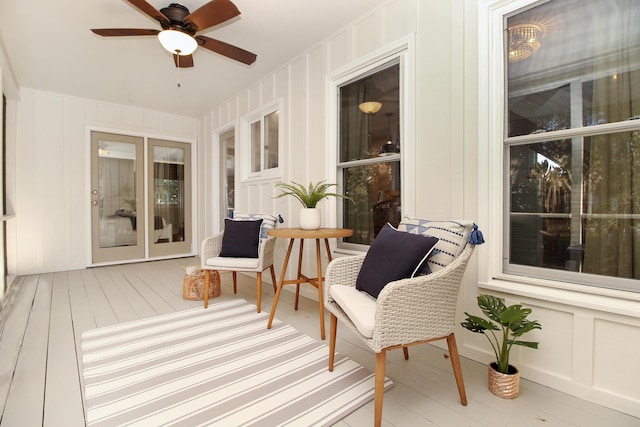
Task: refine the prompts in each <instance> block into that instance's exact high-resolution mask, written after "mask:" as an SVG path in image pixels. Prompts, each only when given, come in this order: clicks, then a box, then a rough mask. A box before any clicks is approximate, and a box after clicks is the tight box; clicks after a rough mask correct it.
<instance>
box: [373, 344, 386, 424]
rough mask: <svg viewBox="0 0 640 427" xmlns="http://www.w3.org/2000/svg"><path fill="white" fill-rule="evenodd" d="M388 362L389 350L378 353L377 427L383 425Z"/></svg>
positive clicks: (376, 384)
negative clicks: (383, 401)
mask: <svg viewBox="0 0 640 427" xmlns="http://www.w3.org/2000/svg"><path fill="white" fill-rule="evenodd" d="M386 362H387V350H386V349H384V348H383V349H382V350H381V351H380V353H376V379H375V410H374V423H373V425H374V426H375V427H380V426H381V425H382V399H383V398H384V371H385V368H386V366H385V364H386Z"/></svg>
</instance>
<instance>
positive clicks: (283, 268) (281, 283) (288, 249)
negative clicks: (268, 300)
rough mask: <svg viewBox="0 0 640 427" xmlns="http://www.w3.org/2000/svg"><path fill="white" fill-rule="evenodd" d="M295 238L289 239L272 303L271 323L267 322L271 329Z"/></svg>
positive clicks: (268, 327)
mask: <svg viewBox="0 0 640 427" xmlns="http://www.w3.org/2000/svg"><path fill="white" fill-rule="evenodd" d="M293 240H294V239H291V240H290V241H289V247H288V248H287V255H286V256H285V257H284V264H283V265H282V271H281V272H280V280H279V281H278V289H277V290H276V295H275V296H274V297H273V304H272V305H271V314H270V315H269V323H267V329H271V324H272V323H273V317H274V316H275V314H276V306H277V305H278V299H279V298H280V292H282V287H283V286H284V285H283V283H284V276H285V274H286V272H287V265H288V264H289V255H291V248H293Z"/></svg>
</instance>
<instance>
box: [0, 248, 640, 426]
mask: <svg viewBox="0 0 640 427" xmlns="http://www.w3.org/2000/svg"><path fill="white" fill-rule="evenodd" d="M193 264H199V260H198V259H196V258H182V259H174V260H163V261H153V262H145V263H139V264H125V265H116V266H107V267H96V268H91V269H87V270H76V271H66V272H59V273H49V274H40V275H31V276H25V277H20V278H18V279H17V280H18V282H17V283H16V286H17V290H16V291H15V292H12V293H11V294H10V295H9V296H8V297H9V299H8V301H7V303H6V305H5V309H4V310H3V312H2V317H1V318H0V334H1V335H0V424H2V426H3V427H13V426H20V427H31V426H47V427H50V426H51V427H57V426H64V427H71V426H83V425H84V424H85V422H84V408H83V399H82V385H81V381H82V379H81V376H80V369H81V368H80V363H79V359H80V336H81V334H82V332H83V331H85V330H89V329H94V328H99V327H102V326H108V325H112V324H116V323H121V322H127V321H131V320H137V319H142V318H146V317H151V316H156V315H161V314H166V313H172V312H175V311H179V310H186V309H189V308H194V307H201V306H202V302H201V301H186V300H184V299H183V298H182V278H183V274H184V271H183V269H182V267H184V266H188V265H193ZM267 276H268V275H267ZM221 279H222V295H221V296H220V297H218V298H216V299H214V300H212V301H210V303H212V304H215V303H216V302H218V301H223V300H228V299H233V298H244V299H246V300H247V301H249V302H252V303H255V299H256V298H255V279H254V278H253V277H249V276H243V275H238V282H239V283H238V294H237V295H234V294H233V289H232V284H231V275H229V274H222V275H221ZM273 296H274V295H273V289H272V287H271V286H270V285H269V284H266V285H265V286H263V295H262V304H263V311H267V312H268V311H269V310H270V308H271V303H272V302H273ZM276 317H277V318H278V319H280V320H282V321H284V322H286V323H289V324H290V325H292V326H293V327H295V328H296V329H298V330H300V331H302V332H304V333H306V334H307V335H309V336H311V337H312V338H314V339H316V340H319V339H320V331H319V321H318V303H317V302H316V301H312V300H310V299H307V298H304V297H303V298H301V301H300V306H299V310H298V311H295V310H294V309H293V294H292V293H291V292H283V294H282V296H281V300H280V302H279V303H278V309H277V312H276ZM325 322H326V323H325V324H326V325H327V326H328V324H329V322H328V319H325ZM265 327H266V324H265ZM337 351H338V352H340V353H342V354H344V355H346V356H348V357H349V358H351V359H352V360H354V361H356V362H358V363H360V364H361V365H363V366H366V367H368V368H369V369H372V370H373V369H374V365H375V357H374V355H373V354H372V353H371V352H370V351H369V350H368V349H367V348H366V347H365V346H364V345H363V344H361V343H360V342H359V341H358V340H357V339H355V337H354V336H353V335H351V332H350V331H348V330H347V328H340V326H338V343H337ZM387 364H388V365H387V375H388V376H389V377H390V378H391V379H392V380H393V381H394V383H395V387H393V388H392V389H391V390H389V391H388V392H387V393H385V399H384V410H383V418H384V419H383V425H385V426H446V427H451V426H495V425H501V426H536V425H538V426H581V427H589V426H593V427H596V426H597V427H600V426H617V427H625V426H629V427H631V426H635V427H637V426H640V419H638V418H634V417H632V416H629V415H625V414H622V413H620V412H617V411H614V410H611V409H608V408H605V407H603V406H600V405H597V404H593V403H590V402H586V401H583V400H581V399H578V398H575V397H573V396H570V395H567V394H564V393H561V392H558V391H555V390H552V389H550V388H548V387H544V386H541V385H539V384H536V383H533V382H530V381H527V380H522V383H521V395H520V397H518V398H517V399H515V400H503V399H500V398H497V397H495V396H493V395H492V394H491V393H490V392H489V391H488V390H487V387H486V381H487V373H486V366H485V365H483V364H480V363H477V362H474V361H471V360H469V359H466V358H462V370H463V375H464V380H465V386H466V391H467V397H468V401H469V403H468V406H466V407H464V406H462V405H460V402H459V397H458V392H457V389H456V385H455V380H454V378H453V372H452V369H451V364H450V362H449V359H448V358H447V352H446V351H444V350H442V349H441V348H439V347H437V346H433V345H423V346H416V347H412V348H411V350H410V359H409V360H408V361H405V360H404V358H403V357H402V352H401V351H397V352H390V353H389V355H388V360H387ZM372 424H373V402H370V403H368V404H367V405H365V406H363V407H362V408H360V409H359V410H357V411H355V412H354V413H352V414H351V415H349V416H347V417H346V418H344V419H343V420H342V421H340V422H338V423H337V424H336V425H337V426H341V427H343V426H366V425H372Z"/></svg>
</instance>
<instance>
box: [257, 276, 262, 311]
mask: <svg viewBox="0 0 640 427" xmlns="http://www.w3.org/2000/svg"><path fill="white" fill-rule="evenodd" d="M261 303H262V272H261V271H258V272H257V273H256V305H257V306H258V313H260V305H261Z"/></svg>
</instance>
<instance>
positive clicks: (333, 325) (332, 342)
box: [329, 313, 338, 372]
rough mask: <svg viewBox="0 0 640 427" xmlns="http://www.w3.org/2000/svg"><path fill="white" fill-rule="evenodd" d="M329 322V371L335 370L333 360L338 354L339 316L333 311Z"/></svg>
mask: <svg viewBox="0 0 640 427" xmlns="http://www.w3.org/2000/svg"><path fill="white" fill-rule="evenodd" d="M330 319H331V320H330V322H329V372H333V362H334V360H335V356H336V333H337V332H338V318H337V317H336V316H335V315H334V314H333V313H331V318H330Z"/></svg>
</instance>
